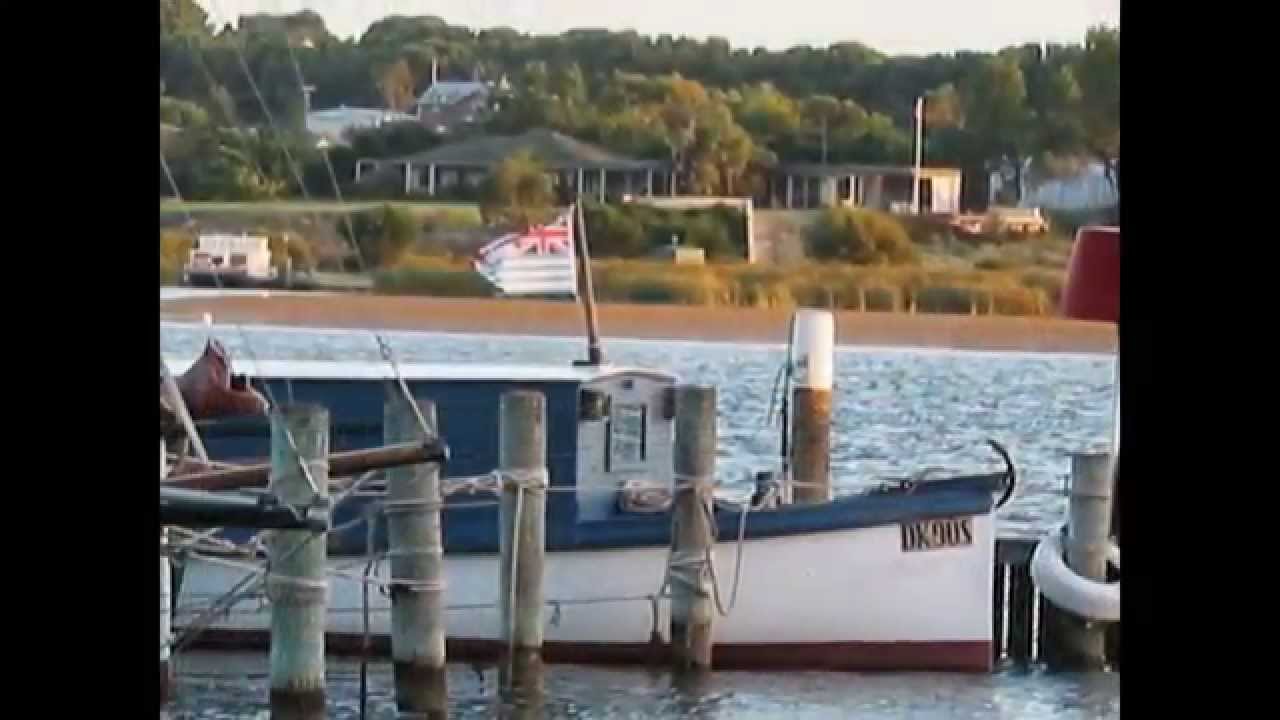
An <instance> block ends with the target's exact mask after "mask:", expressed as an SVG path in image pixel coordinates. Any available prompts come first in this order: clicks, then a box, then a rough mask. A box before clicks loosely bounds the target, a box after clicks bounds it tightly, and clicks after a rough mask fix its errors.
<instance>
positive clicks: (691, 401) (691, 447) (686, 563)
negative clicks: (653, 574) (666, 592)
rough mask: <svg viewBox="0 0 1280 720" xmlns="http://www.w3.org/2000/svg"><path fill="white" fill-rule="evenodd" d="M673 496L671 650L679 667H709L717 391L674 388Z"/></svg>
mask: <svg viewBox="0 0 1280 720" xmlns="http://www.w3.org/2000/svg"><path fill="white" fill-rule="evenodd" d="M675 425H676V427H675V452H674V458H673V465H674V470H675V488H674V490H673V496H672V511H671V523H672V543H673V552H672V560H671V564H672V567H671V569H670V574H671V652H672V661H673V663H674V667H675V669H676V671H677V672H687V671H706V670H710V669H711V650H712V644H713V631H714V620H715V609H714V607H713V606H712V602H713V601H712V597H711V593H712V587H711V569H710V567H709V565H708V563H707V559H708V555H709V553H710V552H712V546H713V544H714V542H715V527H714V526H713V525H712V522H713V518H711V517H709V513H708V510H710V509H711V508H712V492H713V489H714V485H713V484H714V481H715V458H716V390H715V388H714V387H700V386H693V385H682V386H680V387H678V388H676V423H675Z"/></svg>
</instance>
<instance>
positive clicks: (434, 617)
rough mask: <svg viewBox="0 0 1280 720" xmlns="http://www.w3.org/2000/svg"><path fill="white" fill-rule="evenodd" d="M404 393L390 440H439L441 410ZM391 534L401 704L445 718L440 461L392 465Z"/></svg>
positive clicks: (392, 417) (395, 402)
mask: <svg viewBox="0 0 1280 720" xmlns="http://www.w3.org/2000/svg"><path fill="white" fill-rule="evenodd" d="M416 402H417V406H418V412H420V413H421V415H422V419H423V420H424V421H425V422H426V424H427V426H428V428H427V429H426V430H424V429H423V427H422V425H421V424H420V423H419V422H418V413H415V412H414V409H413V406H412V405H411V404H410V401H409V400H408V399H407V398H406V397H405V396H404V395H403V394H396V395H395V396H394V397H393V398H392V399H391V400H389V401H388V402H387V404H386V409H385V412H384V415H383V428H384V429H383V434H384V438H383V439H384V441H385V442H386V443H387V444H388V445H392V444H395V443H412V442H417V443H425V442H427V441H429V440H433V439H435V438H436V437H438V435H437V432H436V428H437V425H436V408H435V405H434V404H433V403H432V402H431V401H430V400H425V399H419V400H417V401H416ZM386 472H387V499H386V502H385V503H384V507H385V512H386V515H387V538H388V545H389V549H388V552H387V556H388V557H389V558H390V571H391V577H392V578H394V579H395V580H396V581H397V582H395V583H394V584H393V585H391V591H390V592H391V660H392V671H393V674H394V679H395V698H396V707H397V709H398V710H399V711H400V712H401V713H412V714H417V715H425V716H426V717H429V718H444V717H446V716H447V715H448V712H449V702H448V690H447V684H446V681H445V626H444V545H443V542H442V536H441V530H440V506H441V493H440V466H439V465H438V464H435V463H429V464H422V465H409V466H404V467H398V468H395V469H391V470H387V471H386Z"/></svg>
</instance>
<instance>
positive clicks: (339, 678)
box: [162, 653, 1120, 720]
mask: <svg viewBox="0 0 1280 720" xmlns="http://www.w3.org/2000/svg"><path fill="white" fill-rule="evenodd" d="M267 673H268V667H267V656H266V654H265V653H262V654H252V655H250V654H243V655H242V654H224V653H219V654H214V653H191V654H186V655H184V656H183V657H182V658H181V659H180V661H179V662H178V676H177V679H178V685H177V690H176V697H175V699H174V701H173V702H172V703H171V704H170V705H169V707H168V708H167V712H165V713H163V715H162V717H167V718H169V719H170V720H188V719H190V720H195V719H197V718H199V719H201V720H229V719H231V718H262V720H266V718H267V717H268V716H269V712H268V710H267V707H266V697H267V694H268V689H269V682H268V675H267ZM326 679H327V682H326V692H327V694H328V711H329V712H328V716H329V718H331V719H332V720H339V719H341V720H354V719H355V718H358V717H360V705H359V703H360V679H359V665H358V663H357V662H356V661H353V660H343V659H338V658H330V659H329V661H328V664H327V677H326ZM448 683H449V708H450V717H454V718H460V719H468V720H470V719H472V718H475V719H478V718H493V717H512V718H515V717H520V718H582V719H583V720H587V719H592V720H595V719H599V720H604V719H605V718H610V719H614V718H618V719H620V718H661V719H663V720H674V719H676V718H699V719H701V720H712V719H717V720H720V719H723V720H765V719H766V718H769V719H772V718H778V719H779V720H782V719H784V718H786V719H791V718H794V719H796V720H810V719H812V720H819V719H821V720H828V719H831V720H835V719H839V718H871V719H875V720H889V719H890V718H892V719H894V720H898V719H902V720H907V719H911V718H919V719H921V720H962V719H969V718H974V719H978V718H983V719H985V718H1007V719H1008V720H1042V719H1044V720H1068V719H1071V720H1074V719H1075V718H1081V719H1082V720H1083V719H1084V718H1089V719H1090V720H1092V719H1094V718H1114V717H1119V716H1120V692H1119V690H1120V676H1119V675H1118V674H1113V673H1088V674H1074V673H1064V674H1047V673H1042V672H1019V671H1012V670H1008V671H1002V672H997V673H994V674H992V675H959V674H955V675H951V674H936V673H910V674H907V673H897V674H895V673H879V674H856V673H779V674H765V673H745V672H717V673H714V674H712V675H711V676H710V677H709V678H708V679H707V680H706V681H704V682H702V683H701V684H698V685H695V686H682V685H679V684H677V682H676V681H674V680H673V679H672V676H671V675H670V674H669V673H667V672H664V671H649V670H631V669H629V670H615V669H603V668H595V667H582V666H570V665H553V666H551V667H550V668H549V669H548V671H547V674H546V677H545V680H544V688H543V689H544V695H543V698H542V699H541V702H539V703H537V704H536V705H534V706H533V707H528V706H524V705H523V704H519V705H516V704H511V703H507V702H504V701H502V700H501V699H499V698H500V697H501V695H500V693H499V692H498V673H497V671H496V670H494V669H492V668H475V667H470V666H466V665H458V664H455V665H451V666H450V667H449V679H448ZM393 689H394V685H393V681H392V674H391V666H390V664H389V663H386V662H371V663H370V665H369V670H368V701H367V706H366V712H367V714H366V717H367V718H369V719H370V720H390V719H391V718H395V717H396V711H395V701H394V697H393ZM516 708H519V711H517V710H516Z"/></svg>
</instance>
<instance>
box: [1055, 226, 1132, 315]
mask: <svg viewBox="0 0 1280 720" xmlns="http://www.w3.org/2000/svg"><path fill="white" fill-rule="evenodd" d="M1061 311H1062V314H1063V315H1064V316H1066V317H1069V318H1074V319H1076V320H1093V321H1096V322H1110V323H1118V322H1120V228H1118V227H1096V226H1095V227H1083V228H1080V231H1079V232H1077V233H1076V242H1075V246H1074V247H1073V248H1072V250H1071V261H1070V263H1069V264H1068V266H1067V280H1066V285H1065V286H1064V287H1063V289H1062V307H1061Z"/></svg>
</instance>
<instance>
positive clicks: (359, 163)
mask: <svg viewBox="0 0 1280 720" xmlns="http://www.w3.org/2000/svg"><path fill="white" fill-rule="evenodd" d="M363 169H364V161H363V160H357V161H356V182H360V171H361V170H363Z"/></svg>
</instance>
